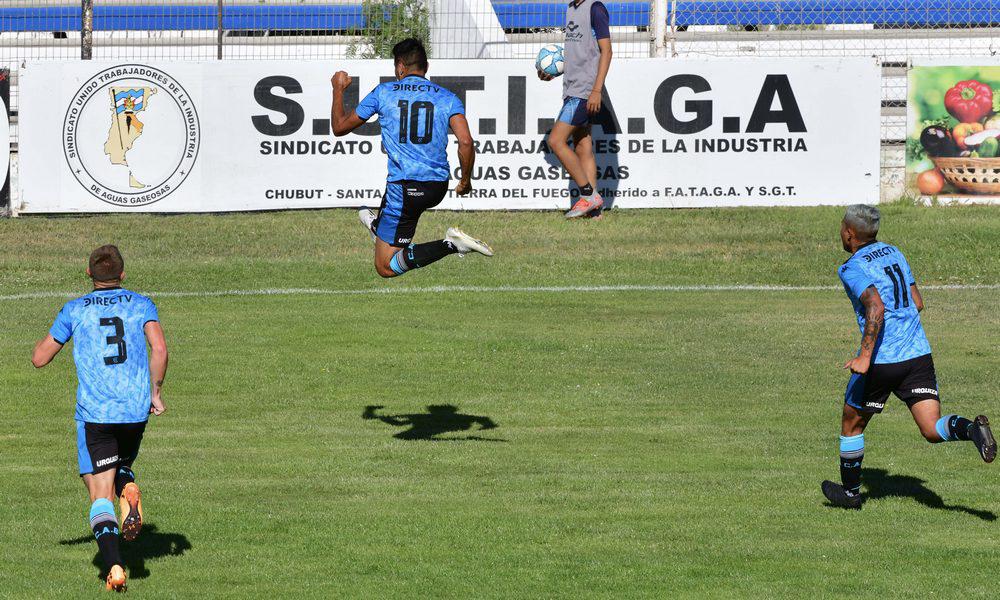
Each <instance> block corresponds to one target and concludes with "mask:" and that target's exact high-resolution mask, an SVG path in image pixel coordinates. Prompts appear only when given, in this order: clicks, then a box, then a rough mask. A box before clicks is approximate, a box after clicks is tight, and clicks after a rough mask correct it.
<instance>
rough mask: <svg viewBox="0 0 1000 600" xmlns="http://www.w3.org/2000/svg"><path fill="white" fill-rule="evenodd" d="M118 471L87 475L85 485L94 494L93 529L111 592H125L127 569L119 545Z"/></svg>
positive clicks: (91, 509)
mask: <svg viewBox="0 0 1000 600" xmlns="http://www.w3.org/2000/svg"><path fill="white" fill-rule="evenodd" d="M115 473H116V471H115V470H114V469H112V470H109V471H102V472H100V473H96V474H86V475H84V476H83V484H84V485H85V486H87V491H88V492H89V493H90V500H91V505H90V528H91V530H93V532H94V537H95V539H96V540H97V547H98V549H99V550H100V553H101V559H102V560H103V562H104V568H105V570H106V571H107V578H106V580H105V581H106V584H107V589H109V590H114V591H118V592H121V591H125V569H124V568H123V567H122V564H123V563H122V558H121V551H120V549H119V546H118V519H117V517H115V505H114V503H113V502H112V500H113V499H114V492H115Z"/></svg>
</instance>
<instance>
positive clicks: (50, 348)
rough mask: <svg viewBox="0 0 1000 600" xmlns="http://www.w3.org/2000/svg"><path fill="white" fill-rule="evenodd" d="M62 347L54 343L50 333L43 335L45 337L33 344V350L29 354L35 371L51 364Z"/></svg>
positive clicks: (56, 342)
mask: <svg viewBox="0 0 1000 600" xmlns="http://www.w3.org/2000/svg"><path fill="white" fill-rule="evenodd" d="M62 347H63V345H62V344H61V343H59V342H58V341H56V339H55V338H54V337H52V334H51V333H47V334H45V337H43V338H42V339H40V340H38V343H37V344H35V350H34V351H33V352H32V353H31V364H33V365H35V368H36V369H41V368H42V367H44V366H45V365H47V364H49V363H50V362H52V359H53V358H55V356H56V354H59V351H60V350H62Z"/></svg>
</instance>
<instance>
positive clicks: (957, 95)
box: [944, 79, 993, 123]
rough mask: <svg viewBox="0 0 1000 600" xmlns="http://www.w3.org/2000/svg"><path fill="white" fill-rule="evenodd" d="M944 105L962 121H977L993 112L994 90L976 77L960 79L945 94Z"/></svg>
mask: <svg viewBox="0 0 1000 600" xmlns="http://www.w3.org/2000/svg"><path fill="white" fill-rule="evenodd" d="M944 107H945V109H947V110H948V112H949V113H950V114H951V116H953V117H955V118H956V119H958V120H959V122H961V123H975V122H977V121H979V119H982V118H983V117H985V116H986V115H988V114H990V113H991V112H993V90H992V89H990V86H988V85H986V84H985V83H980V82H978V81H976V80H975V79H969V80H967V81H959V82H958V83H956V84H955V87H953V88H951V89H950V90H948V91H947V93H945V95H944Z"/></svg>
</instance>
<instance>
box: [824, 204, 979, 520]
mask: <svg viewBox="0 0 1000 600" xmlns="http://www.w3.org/2000/svg"><path fill="white" fill-rule="evenodd" d="M879 221H880V216H879V211H878V209H877V208H875V207H872V206H866V205H864V204H855V205H853V206H849V207H848V208H847V213H846V214H845V215H844V220H843V222H842V223H841V225H840V239H841V241H842V242H843V245H844V250H846V251H847V252H849V253H850V254H851V257H850V258H849V259H847V261H846V262H844V264H843V265H842V266H841V267H840V269H839V270H838V274H839V275H840V281H841V282H842V283H843V284H844V291H846V292H847V296H848V297H849V298H850V299H851V304H852V305H853V306H854V312H855V313H857V318H858V325H860V327H861V332H862V336H861V350H860V351H859V352H858V355H857V356H856V357H854V358H852V359H851V360H849V361H847V364H845V365H844V368H845V369H850V370H851V373H852V375H851V379H850V381H849V382H848V383H847V392H846V393H845V394H844V414H843V419H842V420H841V432H840V478H841V481H842V485H838V484H836V483H834V482H832V481H824V482H823V486H822V488H823V494H824V495H825V496H826V497H827V499H828V500H829V501H830V502H832V503H833V504H834V505H836V506H841V507H844V508H860V507H861V461H862V460H863V459H864V455H865V435H864V431H865V427H866V426H867V425H868V421H869V420H871V418H872V416H874V415H875V414H876V413H880V412H882V409H883V408H884V407H885V401H886V400H887V399H888V398H889V393H890V392H892V393H894V394H895V395H896V397H897V398H899V399H900V400H902V401H903V402H905V403H906V405H907V406H908V407H909V409H910V413H911V414H912V415H913V420H914V421H916V423H917V427H919V428H920V433H921V434H923V436H924V438H925V439H926V440H927V441H928V442H930V443H932V444H936V443H938V442H952V441H956V440H963V441H971V442H972V443H973V444H975V446H976V448H977V449H978V450H979V455H980V456H982V458H983V460H984V461H986V462H988V463H989V462H993V459H994V458H996V454H997V443H996V441H995V440H994V439H993V433H992V432H991V431H990V423H989V420H988V419H987V418H986V417H985V416H983V415H979V416H978V417H976V418H975V419H974V420H972V421H970V420H969V419H966V418H964V417H960V416H958V415H947V416H944V417H942V416H941V403H940V401H939V398H938V389H937V378H936V377H935V375H934V361H933V360H931V346H930V344H929V343H928V341H927V336H926V335H924V328H923V326H922V325H921V324H920V314H919V313H920V311H922V310H923V309H924V301H923V298H921V296H920V291H919V290H918V289H917V283H916V279H915V278H914V277H913V272H912V271H911V270H910V265H909V263H908V262H907V261H906V258H905V257H904V256H903V253H902V252H900V250H899V248H896V247H895V246H890V245H889V244H886V243H883V242H879V241H877V240H876V239H875V237H876V235H877V234H878V227H879Z"/></svg>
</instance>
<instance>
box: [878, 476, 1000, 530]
mask: <svg viewBox="0 0 1000 600" xmlns="http://www.w3.org/2000/svg"><path fill="white" fill-rule="evenodd" d="M861 480H862V481H864V482H865V486H866V487H867V488H868V494H867V497H868V499H869V500H876V499H878V498H912V499H914V500H916V501H917V502H919V503H920V504H923V505H924V506H926V507H927V508H936V509H939V510H950V511H954V512H962V513H965V514H967V515H972V516H973V517H979V518H980V519H982V520H984V521H996V519H997V516H996V514H995V513H993V512H992V511H988V510H978V509H975V508H969V507H968V506H960V505H951V504H945V503H944V499H943V498H941V496H939V495H938V494H937V493H936V492H935V491H934V490H932V489H930V488H928V487H927V486H926V485H924V484H925V483H926V482H925V481H924V480H923V479H919V478H917V477H911V476H909V475H892V474H890V473H889V472H888V471H886V470H885V469H861Z"/></svg>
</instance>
